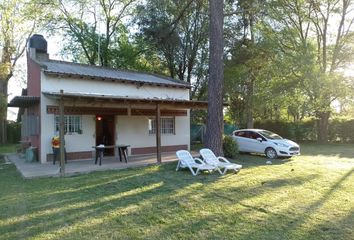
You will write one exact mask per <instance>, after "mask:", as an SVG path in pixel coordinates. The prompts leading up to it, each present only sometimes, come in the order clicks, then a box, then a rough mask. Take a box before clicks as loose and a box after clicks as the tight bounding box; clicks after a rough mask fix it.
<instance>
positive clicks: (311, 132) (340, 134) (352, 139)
mask: <svg viewBox="0 0 354 240" xmlns="http://www.w3.org/2000/svg"><path fill="white" fill-rule="evenodd" d="M254 127H255V128H261V129H267V130H270V131H272V132H275V133H277V134H279V135H281V136H282V137H284V138H289V139H293V140H296V141H316V140H317V130H316V120H314V119H313V120H306V121H301V122H287V121H257V122H255V124H254ZM328 139H329V141H331V142H343V143H354V119H333V120H330V122H329V128H328Z"/></svg>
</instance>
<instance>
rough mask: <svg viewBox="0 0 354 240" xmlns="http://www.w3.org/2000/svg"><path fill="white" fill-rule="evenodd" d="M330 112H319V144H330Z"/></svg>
mask: <svg viewBox="0 0 354 240" xmlns="http://www.w3.org/2000/svg"><path fill="white" fill-rule="evenodd" d="M329 116H330V112H328V111H327V112H318V113H317V118H318V119H317V142H318V143H322V144H323V143H327V142H328V122H329Z"/></svg>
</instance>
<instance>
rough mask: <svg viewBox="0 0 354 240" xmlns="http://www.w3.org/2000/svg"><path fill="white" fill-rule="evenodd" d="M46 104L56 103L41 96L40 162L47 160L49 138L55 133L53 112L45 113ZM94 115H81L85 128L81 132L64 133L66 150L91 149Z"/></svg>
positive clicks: (50, 147) (49, 147) (50, 150)
mask: <svg viewBox="0 0 354 240" xmlns="http://www.w3.org/2000/svg"><path fill="white" fill-rule="evenodd" d="M47 105H57V102H55V101H53V100H51V99H48V98H46V97H44V96H42V97H41V113H42V117H41V156H40V159H41V162H42V163H44V162H46V161H47V154H52V153H53V151H52V146H51V140H52V137H53V136H54V135H55V134H56V132H55V122H54V116H55V115H54V114H47V108H46V107H47ZM95 124H96V122H95V116H93V115H82V128H83V129H85V130H84V131H83V132H82V134H71V135H69V134H66V135H65V148H66V151H67V152H85V151H92V150H93V149H92V146H94V145H95V144H96V139H95V129H96V125H95Z"/></svg>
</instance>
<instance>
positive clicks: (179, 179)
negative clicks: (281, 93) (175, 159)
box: [0, 144, 354, 240]
mask: <svg viewBox="0 0 354 240" xmlns="http://www.w3.org/2000/svg"><path fill="white" fill-rule="evenodd" d="M236 162H237V163H241V164H243V166H244V168H243V169H242V170H241V172H240V173H239V174H227V175H225V176H220V175H219V174H217V173H214V174H211V175H210V174H201V175H199V176H197V177H193V176H192V175H191V174H190V172H189V171H187V170H185V171H179V172H176V171H175V165H176V164H163V165H161V166H150V167H144V168H135V169H128V170H121V171H107V172H97V173H92V174H87V175H79V176H75V177H67V178H45V179H33V180H24V179H22V178H21V177H20V175H19V173H18V172H17V171H16V169H15V167H14V166H13V165H11V164H6V163H5V162H4V161H1V162H0V239H247V240H248V239H281V240H283V239H354V174H353V172H354V145H321V146H318V145H305V144H303V145H302V156H299V157H295V158H293V159H283V160H274V161H273V164H272V165H266V164H265V162H266V159H265V158H264V157H261V156H250V155H240V156H239V158H238V159H237V160H236Z"/></svg>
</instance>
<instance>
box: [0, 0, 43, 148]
mask: <svg viewBox="0 0 354 240" xmlns="http://www.w3.org/2000/svg"><path fill="white" fill-rule="evenodd" d="M39 5H41V3H37V2H36V1H31V0H7V1H1V2H0V32H1V34H0V48H1V49H0V144H3V143H5V141H6V139H7V136H6V118H7V100H8V99H7V97H8V89H7V88H8V82H9V80H10V78H11V77H12V76H13V73H14V70H15V67H16V63H17V61H18V59H19V58H20V57H21V56H22V55H23V53H24V51H25V48H26V44H27V41H28V39H29V37H30V35H31V34H32V33H33V31H34V29H35V27H36V24H37V23H38V22H39V20H40V19H41V14H42V11H41V10H43V9H44V8H43V7H38V6H39ZM37 8H38V9H37ZM35 9H36V10H35Z"/></svg>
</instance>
